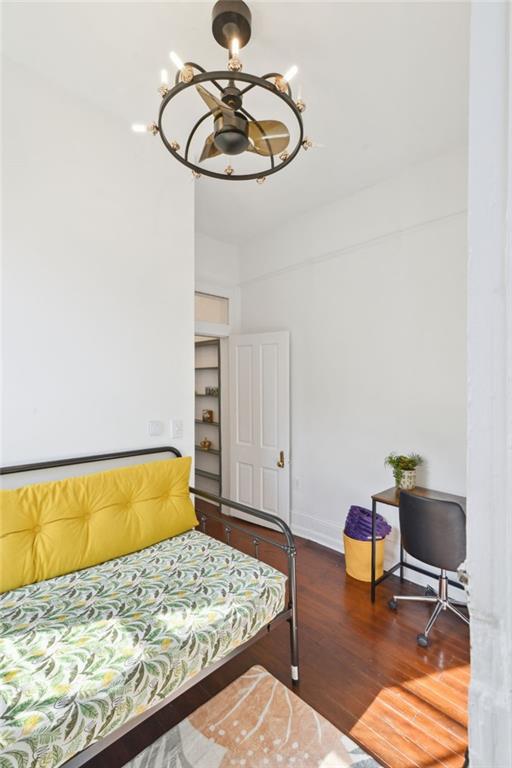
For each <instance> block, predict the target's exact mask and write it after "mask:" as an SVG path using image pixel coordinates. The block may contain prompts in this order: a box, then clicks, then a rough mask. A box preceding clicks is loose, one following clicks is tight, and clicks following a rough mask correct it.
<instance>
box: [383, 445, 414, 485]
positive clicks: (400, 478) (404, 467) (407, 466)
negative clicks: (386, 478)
mask: <svg viewBox="0 0 512 768" xmlns="http://www.w3.org/2000/svg"><path fill="white" fill-rule="evenodd" d="M422 462H423V459H422V458H421V456H419V455H418V454H417V453H410V454H409V455H408V456H404V455H403V454H398V453H390V454H389V456H386V459H385V461H384V464H385V466H387V467H392V468H393V477H394V478H395V485H396V487H397V488H401V489H402V490H404V491H410V490H412V489H413V488H415V487H416V467H417V466H418V465H419V464H422Z"/></svg>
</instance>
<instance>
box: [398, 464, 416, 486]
mask: <svg viewBox="0 0 512 768" xmlns="http://www.w3.org/2000/svg"><path fill="white" fill-rule="evenodd" d="M398 487H399V488H400V489H401V490H402V491H412V489H413V488H416V470H415V469H404V470H402V477H401V480H400V483H399V485H398Z"/></svg>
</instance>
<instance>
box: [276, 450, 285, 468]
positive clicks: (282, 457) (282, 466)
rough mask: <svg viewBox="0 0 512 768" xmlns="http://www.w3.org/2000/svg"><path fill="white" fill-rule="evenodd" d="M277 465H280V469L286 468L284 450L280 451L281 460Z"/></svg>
mask: <svg viewBox="0 0 512 768" xmlns="http://www.w3.org/2000/svg"><path fill="white" fill-rule="evenodd" d="M277 466H278V467H279V469H283V468H284V451H280V452H279V460H278V462H277Z"/></svg>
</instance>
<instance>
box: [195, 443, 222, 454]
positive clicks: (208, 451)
mask: <svg viewBox="0 0 512 768" xmlns="http://www.w3.org/2000/svg"><path fill="white" fill-rule="evenodd" d="M196 451H199V453H212V454H213V455H214V456H220V451H219V449H218V448H208V450H206V449H205V448H201V446H200V445H196Z"/></svg>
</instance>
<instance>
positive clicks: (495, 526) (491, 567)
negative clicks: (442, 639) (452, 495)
mask: <svg viewBox="0 0 512 768" xmlns="http://www.w3.org/2000/svg"><path fill="white" fill-rule="evenodd" d="M510 40H512V13H511V8H510V4H509V3H473V7H472V20H471V57H470V58H471V65H470V121H469V126H470V131H469V137H470V143H469V179H470V183H469V274H468V293H469V297H468V298H469V302H468V307H469V313H468V353H469V354H468V512H469V514H468V563H467V570H468V573H469V591H470V609H471V687H470V697H469V746H470V755H469V757H470V764H471V766H472V768H489V766H493V768H494V766H495V767H496V768H498V767H499V768H501V766H503V768H505V766H510V765H512V559H511V553H510V544H511V539H512V239H511V228H512V162H511V158H512V152H511V151H512V138H511V137H512V112H511V91H510V73H511V71H512V66H511V65H512V50H511V47H510Z"/></svg>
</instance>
